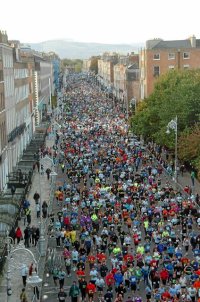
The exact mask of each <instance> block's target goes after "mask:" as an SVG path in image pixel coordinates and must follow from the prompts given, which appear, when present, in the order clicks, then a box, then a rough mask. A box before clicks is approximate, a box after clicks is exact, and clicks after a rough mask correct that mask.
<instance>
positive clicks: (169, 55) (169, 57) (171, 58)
mask: <svg viewBox="0 0 200 302" xmlns="http://www.w3.org/2000/svg"><path fill="white" fill-rule="evenodd" d="M174 59H175V53H174V52H170V53H168V60H174Z"/></svg>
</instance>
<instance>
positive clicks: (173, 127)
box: [166, 115, 178, 187]
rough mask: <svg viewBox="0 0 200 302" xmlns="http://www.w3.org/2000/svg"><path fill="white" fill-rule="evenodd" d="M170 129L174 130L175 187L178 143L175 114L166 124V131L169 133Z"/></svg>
mask: <svg viewBox="0 0 200 302" xmlns="http://www.w3.org/2000/svg"><path fill="white" fill-rule="evenodd" d="M170 129H172V130H174V132H175V159H174V181H175V185H176V187H177V159H178V157H177V145H178V118H177V115H176V117H175V119H173V120H171V121H170V122H169V123H168V125H167V131H166V133H167V134H169V133H170Z"/></svg>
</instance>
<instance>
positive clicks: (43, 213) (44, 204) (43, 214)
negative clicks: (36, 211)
mask: <svg viewBox="0 0 200 302" xmlns="http://www.w3.org/2000/svg"><path fill="white" fill-rule="evenodd" d="M47 209H48V204H47V202H46V201H45V200H44V201H43V203H42V217H43V218H47Z"/></svg>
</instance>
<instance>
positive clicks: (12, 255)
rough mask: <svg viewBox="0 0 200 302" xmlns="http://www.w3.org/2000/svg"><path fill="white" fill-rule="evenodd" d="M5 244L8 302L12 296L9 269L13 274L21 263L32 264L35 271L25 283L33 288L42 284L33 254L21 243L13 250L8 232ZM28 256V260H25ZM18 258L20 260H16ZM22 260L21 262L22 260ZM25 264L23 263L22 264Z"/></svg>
mask: <svg viewBox="0 0 200 302" xmlns="http://www.w3.org/2000/svg"><path fill="white" fill-rule="evenodd" d="M6 244H7V302H8V301H9V296H11V295H12V286H11V268H13V272H15V271H18V267H17V266H21V264H22V261H25V260H26V261H27V262H30V259H29V256H30V258H31V261H32V262H34V264H35V268H36V270H35V271H34V272H33V274H32V276H30V277H28V279H27V283H28V284H30V285H33V286H36V285H37V284H39V283H41V282H42V279H41V278H40V277H39V276H38V275H37V274H38V262H37V261H36V259H35V256H34V254H33V253H32V252H31V251H30V250H29V249H27V248H25V247H24V245H23V243H19V245H18V246H17V247H16V248H15V247H14V246H13V239H12V238H11V237H9V232H8V231H7V236H6ZM26 256H28V258H26ZM18 257H20V259H19V258H18ZM22 258H23V260H22ZM24 263H25V262H24Z"/></svg>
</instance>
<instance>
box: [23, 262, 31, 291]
mask: <svg viewBox="0 0 200 302" xmlns="http://www.w3.org/2000/svg"><path fill="white" fill-rule="evenodd" d="M28 273H29V269H28V267H27V265H26V264H25V263H23V264H22V266H21V276H22V282H23V286H24V287H26V279H27V276H28Z"/></svg>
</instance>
